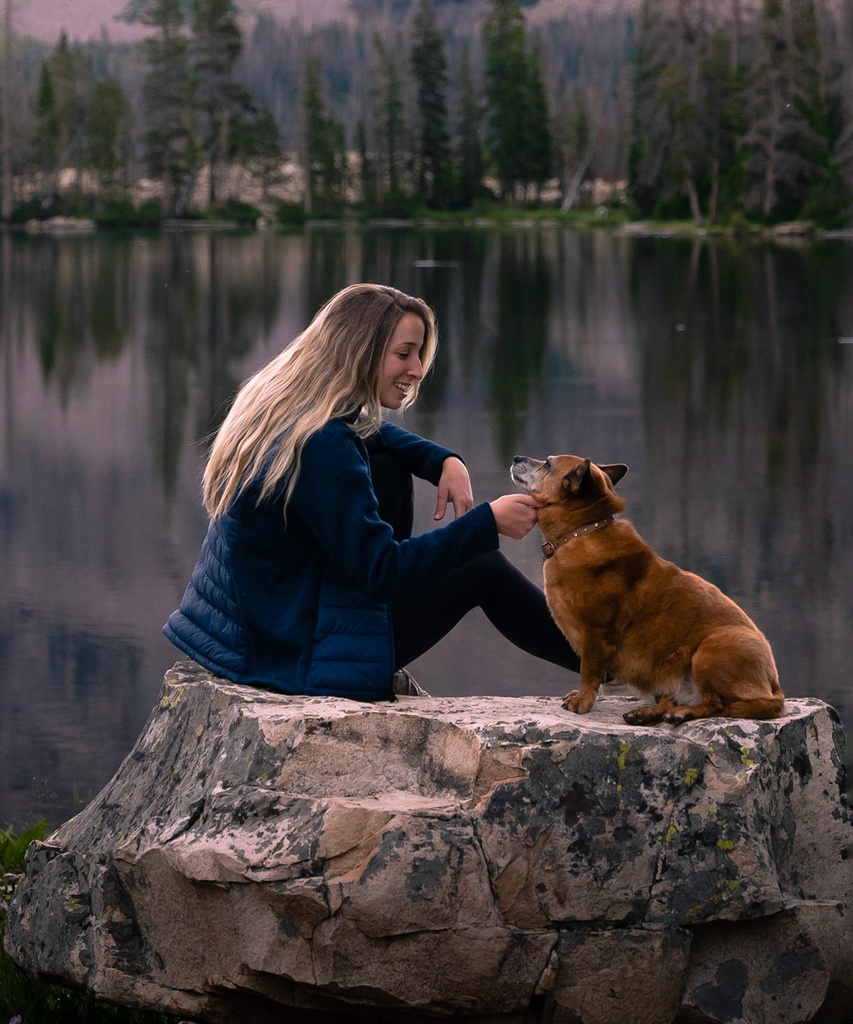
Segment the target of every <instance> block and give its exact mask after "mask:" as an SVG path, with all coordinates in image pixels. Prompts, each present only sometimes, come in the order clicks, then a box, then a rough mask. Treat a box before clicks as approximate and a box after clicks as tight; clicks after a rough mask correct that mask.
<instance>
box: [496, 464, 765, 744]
mask: <svg viewBox="0 0 853 1024" xmlns="http://www.w3.org/2000/svg"><path fill="white" fill-rule="evenodd" d="M627 472H628V467H627V466H623V465H615V466H597V465H595V464H594V463H592V462H590V460H589V459H581V458H578V456H576V455H556V456H551V458H548V459H545V461H544V462H543V461H540V460H538V459H528V458H522V457H520V456H516V458H515V459H514V460H513V465H512V471H511V476H512V479H513V481H514V482H515V483H516V484H517V485H518V486H519V487H520V488H521V489H522V490H523V491H525V492H526V493H527V494H529V495H530V496H531V497H533V498H535V499H536V501H537V502H538V503H540V505H541V508H540V509H539V527H540V529H541V530H542V535H543V537H544V538H545V543H544V544H543V545H542V551H543V552H544V554H545V566H544V575H545V596H546V598H547V600H548V607H549V608H550V609H551V614H552V615H553V616H554V621H555V622H556V623H557V625H558V626H559V627H560V629H561V630H562V631H563V633H564V634H565V635H566V638H567V639H568V641H569V643H570V644H571V645H572V647H573V648H574V649H575V650H576V651H577V653H578V654H579V655H580V658H581V684H580V689H578V690H572V692H571V693H570V694H568V695H567V696H566V698H565V699H564V701H563V706H564V707H566V708H568V709H569V710H570V711H576V712H578V713H579V714H584V713H586V712H587V711H589V709H590V708H591V707H592V705H593V704H594V703H595V698H596V696H597V694H598V688H599V686H600V685H601V683H602V682H604V681H605V680H607V679H608V678H610V679H612V680H613V681H614V682H619V683H628V684H630V685H631V686H633V687H635V688H636V689H638V690H640V691H642V692H643V693H648V694H652V695H653V696H654V698H655V703H654V704H651V705H643V706H641V707H638V708H637V709H636V710H635V711H630V712H628V714H626V715H625V716H624V717H625V721H627V722H629V723H630V724H631V725H650V724H654V723H655V722H660V721H667V722H672V723H675V724H677V723H680V722H686V721H689V720H691V719H695V718H710V717H713V716H724V717H728V718H778V717H779V716H780V715H782V714H783V713H784V710H785V698H784V696H783V694H782V691H781V689H780V688H779V677H778V674H777V672H776V665H775V663H774V661H773V653H772V652H771V650H770V645H769V644H768V642H767V640H766V639H765V637H764V634H763V633H762V632H761V631H760V630H759V629H758V627H757V626H756V625H755V623H754V622H753V621H752V620H751V619H750V618H749V616H748V615H747V614H746V613H745V612H744V611H743V610H742V609H741V608H739V607H738V606H737V605H736V604H735V603H734V601H731V600H730V599H729V598H728V597H726V596H725V594H723V593H721V592H720V591H719V590H718V589H717V588H716V587H715V586H714V585H713V584H711V583H708V582H707V581H706V580H703V579H702V578H701V577H699V576H695V575H694V574H693V573H690V572H684V570H682V569H679V568H678V566H676V565H673V564H672V562H666V561H664V560H663V559H662V558H660V557H659V556H658V555H657V554H655V552H654V551H652V549H651V548H650V547H649V546H648V544H646V543H645V542H644V541H643V539H642V538H641V537H640V535H639V534H638V533H637V531H636V530H635V529H634V527H633V526H632V525H631V523H630V522H629V521H628V520H627V519H618V518H617V514H618V513H619V512H621V511H622V510H623V509H624V508H625V504H626V503H625V499H624V498H622V497H620V496H619V495H618V494H617V493H616V491H615V489H614V488H615V484H617V483H618V482H619V481H620V480H621V479H622V477H623V476H624V475H625V474H626V473H627ZM691 682H692V683H693V687H692V689H693V692H694V694H695V692H696V691H698V703H685V701H684V697H683V688H684V684H689V683H691ZM696 699H697V698H696V697H695V696H694V697H693V700H696Z"/></svg>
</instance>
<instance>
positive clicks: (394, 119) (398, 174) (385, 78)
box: [371, 33, 406, 199]
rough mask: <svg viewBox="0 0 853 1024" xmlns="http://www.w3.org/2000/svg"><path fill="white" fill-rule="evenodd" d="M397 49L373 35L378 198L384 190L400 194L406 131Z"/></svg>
mask: <svg viewBox="0 0 853 1024" xmlns="http://www.w3.org/2000/svg"><path fill="white" fill-rule="evenodd" d="M398 49H399V48H395V49H393V50H389V49H388V47H387V46H386V45H385V43H384V42H383V40H382V38H381V36H380V35H379V34H378V33H377V34H375V35H374V37H373V52H374V65H373V88H372V90H371V91H372V99H373V108H374V119H375V127H376V150H377V156H378V161H377V162H378V168H377V170H378V172H379V182H378V184H379V188H378V189H377V193H378V195H379V196H380V197H381V195H382V194H383V192H384V193H387V194H388V195H390V196H392V197H394V198H395V199H397V198H399V197H400V196H401V195H402V194H403V164H404V160H405V130H406V125H405V105H404V102H403V81H402V77H401V71H400V65H399V61H398V57H397V53H398Z"/></svg>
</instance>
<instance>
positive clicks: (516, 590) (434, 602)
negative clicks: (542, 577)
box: [391, 551, 580, 672]
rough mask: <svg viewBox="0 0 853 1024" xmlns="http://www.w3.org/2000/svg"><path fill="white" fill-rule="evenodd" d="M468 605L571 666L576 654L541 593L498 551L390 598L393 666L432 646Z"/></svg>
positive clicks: (575, 666) (538, 652)
mask: <svg viewBox="0 0 853 1024" xmlns="http://www.w3.org/2000/svg"><path fill="white" fill-rule="evenodd" d="M473 608H482V609H483V611H484V612H485V614H486V617H487V618H488V620H489V621H490V622H491V623H492V625H493V626H495V628H496V629H498V630H499V631H500V632H501V633H502V634H503V635H504V636H505V637H506V638H507V640H509V641H510V642H511V643H513V644H515V646H516V647H520V648H521V650H523V651H527V653H528V654H532V655H533V656H534V657H537V658H542V659H543V660H545V661H550V662H552V663H553V664H555V665H560V666H561V667H562V668H566V669H570V670H571V671H573V672H578V671H579V670H580V659H579V658H578V656H577V655H576V654H575V652H574V651H573V650H572V648H571V646H570V645H569V642H568V640H566V638H565V637H564V636H563V634H562V633H561V632H560V630H559V629H558V628H557V626H556V624H555V622H554V620H553V619H552V618H551V613H550V611H549V610H548V605H547V603H546V601H545V595H544V594H543V593H542V591H541V590H540V589H539V587H537V586H536V585H535V584H533V583H531V582H530V580H529V579H528V578H527V577H526V576H525V575H524V573H523V572H521V571H520V570H519V569H517V568H516V567H515V566H514V565H513V564H512V562H510V561H509V560H508V559H507V558H505V557H504V555H502V554H501V552H500V551H492V552H490V553H489V554H487V555H480V556H479V557H478V558H474V559H472V560H471V561H470V562H466V563H465V564H464V565H462V566H460V567H459V568H458V569H454V570H453V571H452V572H449V573H447V574H446V575H444V576H442V577H441V578H440V579H438V580H435V582H433V583H430V584H427V586H425V587H420V588H419V589H418V590H415V591H412V593H410V594H406V596H405V597H401V598H398V599H397V600H396V601H392V603H391V617H392V621H393V623H394V643H395V646H396V651H397V667H398V668H402V667H403V666H404V665H408V664H409V663H410V662H412V661H414V660H415V658H418V657H420V656H421V655H422V654H423V653H424V652H425V651H428V650H429V649H430V648H431V647H433V646H434V645H435V644H436V643H438V641H439V640H441V638H442V637H444V636H446V635H447V634H448V633H449V632H450V630H451V629H453V627H454V626H455V625H456V624H457V623H458V622H459V620H460V619H462V618H463V616H465V615H466V614H467V613H468V612H469V611H471V610H472V609H473Z"/></svg>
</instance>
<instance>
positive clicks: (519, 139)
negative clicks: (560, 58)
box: [483, 0, 553, 196]
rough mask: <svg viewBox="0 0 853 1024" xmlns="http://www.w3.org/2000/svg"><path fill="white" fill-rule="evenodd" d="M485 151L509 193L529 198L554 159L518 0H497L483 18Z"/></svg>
mask: <svg viewBox="0 0 853 1024" xmlns="http://www.w3.org/2000/svg"><path fill="white" fill-rule="evenodd" d="M483 42H484V44H485V48H486V58H485V75H484V79H485V87H484V91H485V102H486V149H487V153H488V155H489V158H490V162H491V164H492V167H493V169H494V171H495V174H496V175H497V177H498V180H499V182H500V185H501V191H502V193H503V194H504V195H508V196H515V195H517V194H519V192H520V193H521V195H522V196H526V193H527V187H528V185H530V184H531V183H532V182H533V183H536V184H540V183H541V182H542V181H543V180H544V178H545V177H547V175H548V173H550V166H549V168H548V171H546V170H545V167H546V165H550V163H551V162H552V161H553V142H552V137H551V128H550V125H549V123H548V110H547V104H546V103H545V93H544V87H543V86H542V81H541V72H540V70H539V68H538V62H537V60H536V58H535V57H533V56H531V54H530V53H529V51H528V47H527V37H526V34H525V23H524V15H523V13H522V11H521V7H520V5H519V3H518V0H492V10H491V11H490V13H489V15H488V16H487V17H486V19H485V21H484V22H483Z"/></svg>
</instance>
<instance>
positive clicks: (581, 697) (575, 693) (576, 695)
mask: <svg viewBox="0 0 853 1024" xmlns="http://www.w3.org/2000/svg"><path fill="white" fill-rule="evenodd" d="M594 703H595V696H594V695H593V696H592V697H590V696H589V695H588V694H585V693H582V692H581V691H580V690H572V692H571V693H567V694H566V696H565V697H563V707H564V708H565V709H566V711H574V713H575V714H576V715H585V714H586V713H587V711H589V709H590V708H591V707H592V705H593V704H594Z"/></svg>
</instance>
